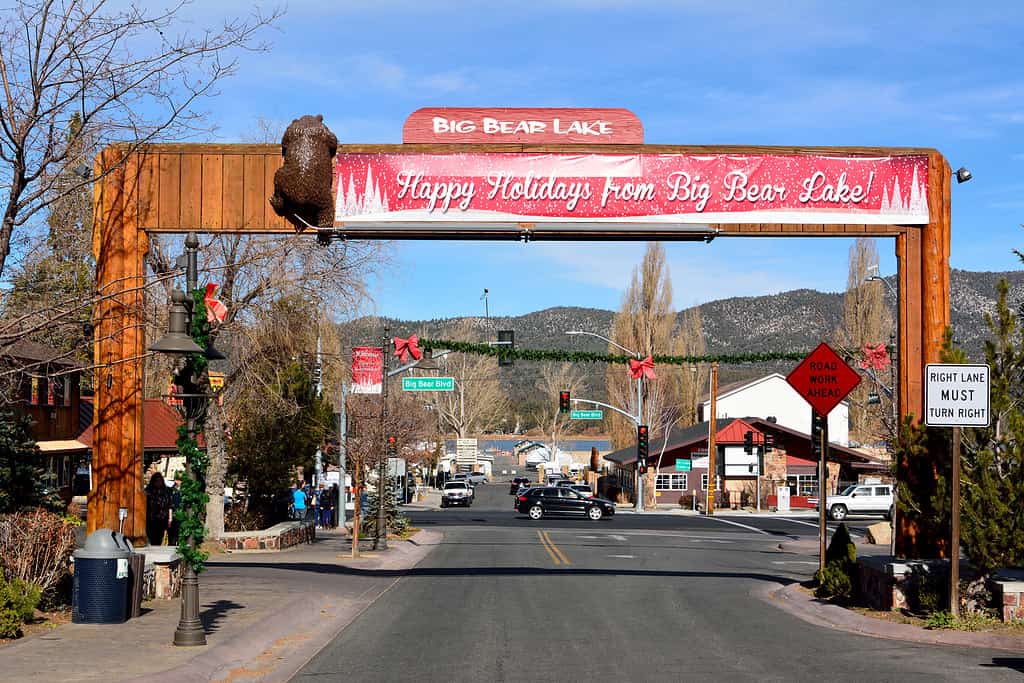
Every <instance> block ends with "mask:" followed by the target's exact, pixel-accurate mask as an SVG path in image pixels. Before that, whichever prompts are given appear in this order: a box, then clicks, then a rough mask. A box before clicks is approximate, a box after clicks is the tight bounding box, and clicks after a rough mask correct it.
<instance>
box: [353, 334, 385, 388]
mask: <svg viewBox="0 0 1024 683" xmlns="http://www.w3.org/2000/svg"><path fill="white" fill-rule="evenodd" d="M383 384H384V350H383V349H382V348H381V347H379V346H353V347H352V393H353V394H379V393H381V388H382V387H383Z"/></svg>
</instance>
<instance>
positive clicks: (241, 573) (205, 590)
mask: <svg viewBox="0 0 1024 683" xmlns="http://www.w3.org/2000/svg"><path fill="white" fill-rule="evenodd" d="M440 539H441V534H440V533H439V532H436V531H421V532H419V533H417V534H416V535H415V536H414V537H413V538H411V539H409V540H407V541H396V540H390V541H389V549H388V551H387V552H364V553H363V555H362V557H361V558H358V559H355V560H353V559H352V558H351V557H350V556H349V549H350V547H351V544H350V542H349V541H348V540H347V539H346V538H344V537H343V536H342V535H341V534H339V533H337V532H323V531H321V532H318V538H317V541H316V542H315V543H313V544H311V545H306V546H300V547H297V548H292V549H289V550H285V551H283V552H248V553H235V554H230V555H214V556H211V557H210V559H209V561H208V562H207V566H208V569H207V571H205V572H203V573H202V574H201V575H200V578H199V591H200V611H201V614H200V616H201V618H202V620H203V624H204V625H205V627H206V638H207V645H206V646H203V647H195V648H189V647H175V646H174V645H172V644H171V641H172V638H173V636H174V630H175V627H176V626H177V623H178V618H179V615H180V605H179V601H178V600H169V601H155V600H154V601H148V602H146V603H143V614H142V616H141V617H139V618H137V619H130V620H129V621H127V622H125V623H124V624H109V625H96V624H64V625H62V626H59V627H57V628H56V629H54V630H52V631H48V632H45V633H41V634H39V635H36V636H33V637H30V638H26V639H24V640H19V641H16V642H14V643H11V644H10V645H7V646H5V647H3V648H0V659H2V660H3V663H4V664H3V678H4V679H5V680H32V679H34V678H35V677H36V676H38V675H39V674H40V673H44V672H45V675H46V677H47V679H48V680H59V681H136V680H138V681H146V682H147V683H152V682H162V681H167V682H171V681H174V682H178V681H182V682H192V681H197V682H198V681H226V680H245V681H286V680H288V678H290V677H291V675H293V674H294V673H295V672H296V671H297V670H298V669H299V668H301V667H302V666H303V665H304V664H305V663H306V662H307V661H309V659H310V658H311V657H313V655H315V654H316V653H317V652H318V651H319V650H320V649H321V648H322V647H323V646H324V645H326V644H327V643H328V642H330V640H331V639H332V638H333V637H334V636H335V635H337V633H338V632H340V631H341V630H342V629H343V628H344V627H345V626H346V625H347V624H349V623H350V622H351V621H352V620H353V619H355V618H356V617H357V616H358V615H359V614H360V613H361V612H362V611H363V610H365V609H366V608H367V607H368V606H369V605H370V604H372V603H373V601H374V600H376V599H377V598H378V597H380V596H381V595H382V594H383V593H384V592H386V591H387V590H388V589H389V588H390V587H391V586H392V585H394V583H395V582H397V581H398V580H399V579H400V578H401V576H402V574H403V572H404V571H405V570H407V569H409V568H411V567H412V566H414V565H415V564H416V563H417V562H419V561H420V560H421V559H422V558H423V557H424V556H425V555H426V554H427V553H428V552H429V551H430V550H431V549H432V548H433V547H434V546H436V545H437V544H438V543H439V542H440Z"/></svg>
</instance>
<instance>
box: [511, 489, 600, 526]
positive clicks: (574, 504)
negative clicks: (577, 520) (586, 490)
mask: <svg viewBox="0 0 1024 683" xmlns="http://www.w3.org/2000/svg"><path fill="white" fill-rule="evenodd" d="M516 510H518V511H519V512H522V513H523V514H526V515H529V517H530V519H533V520H537V519H540V518H541V517H543V516H544V515H577V516H581V517H583V516H585V517H587V518H589V519H593V520H598V519H601V518H602V517H610V516H612V515H614V514H615V503H613V502H611V501H610V500H604V499H603V498H585V497H583V496H582V495H581V494H580V493H579V492H577V491H573V490H572V489H570V488H566V487H564V486H535V487H534V488H532V489H528V490H527V491H525V492H524V493H522V494H520V495H518V496H516Z"/></svg>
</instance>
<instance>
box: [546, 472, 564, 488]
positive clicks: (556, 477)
mask: <svg viewBox="0 0 1024 683" xmlns="http://www.w3.org/2000/svg"><path fill="white" fill-rule="evenodd" d="M546 479H547V482H548V486H557V485H558V482H560V481H569V478H568V477H567V476H565V475H564V474H562V473H561V472H555V473H553V474H549V475H547V477H546Z"/></svg>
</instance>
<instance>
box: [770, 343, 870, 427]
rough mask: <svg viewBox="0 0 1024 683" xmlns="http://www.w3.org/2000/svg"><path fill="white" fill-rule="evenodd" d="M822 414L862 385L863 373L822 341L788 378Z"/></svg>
mask: <svg viewBox="0 0 1024 683" xmlns="http://www.w3.org/2000/svg"><path fill="white" fill-rule="evenodd" d="M786 381H787V382H789V385H790V386H791V387H793V388H794V389H796V391H797V393H798V394H800V395H801V396H802V397H803V399H804V400H805V401H807V402H808V403H810V404H811V407H812V408H814V410H815V411H817V413H818V414H819V415H828V414H829V413H830V412H832V409H833V408H835V407H836V406H837V405H839V402H840V401H842V400H843V399H844V398H846V395H847V394H849V393H850V392H851V391H853V389H854V387H856V386H857V385H858V384H860V375H859V374H857V371H856V370H854V369H853V368H851V367H850V366H849V365H847V364H846V361H844V360H843V359H842V358H840V357H839V354H837V353H836V352H835V351H833V350H832V347H831V346H829V345H828V344H826V343H825V342H822V343H821V344H818V348H816V349H814V350H813V351H811V352H810V353H809V354H807V357H806V358H804V359H803V360H802V361H800V364H799V365H797V366H796V368H795V369H794V370H793V372H791V373H789V376H788V377H787V378H786Z"/></svg>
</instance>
